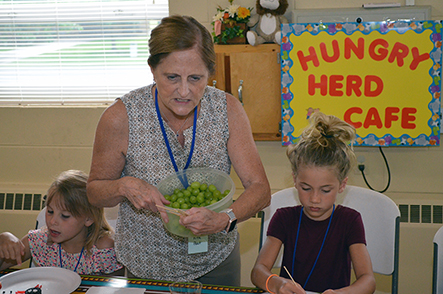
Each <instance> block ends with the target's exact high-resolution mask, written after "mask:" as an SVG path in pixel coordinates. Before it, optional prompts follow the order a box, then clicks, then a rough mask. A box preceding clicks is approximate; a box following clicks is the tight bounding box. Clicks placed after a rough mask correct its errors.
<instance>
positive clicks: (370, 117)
mask: <svg viewBox="0 0 443 294" xmlns="http://www.w3.org/2000/svg"><path fill="white" fill-rule="evenodd" d="M363 126H364V128H365V129H367V128H369V127H370V126H376V127H377V128H378V129H381V127H382V126H383V124H382V122H381V119H380V115H379V114H378V111H377V108H375V107H371V108H369V110H368V114H367V115H366V119H365V122H364V125H363Z"/></svg>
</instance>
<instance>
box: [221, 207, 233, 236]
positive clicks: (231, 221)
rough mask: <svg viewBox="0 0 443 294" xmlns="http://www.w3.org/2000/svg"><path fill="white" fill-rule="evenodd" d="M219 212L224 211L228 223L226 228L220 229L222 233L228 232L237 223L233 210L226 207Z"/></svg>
mask: <svg viewBox="0 0 443 294" xmlns="http://www.w3.org/2000/svg"><path fill="white" fill-rule="evenodd" d="M221 212H224V213H226V214H227V215H228V216H229V223H228V225H227V226H226V228H225V229H224V230H223V231H222V233H225V234H226V233H229V232H230V231H232V230H233V229H234V228H235V225H236V224H237V218H236V217H235V214H234V212H233V211H232V209H231V208H228V209H224V210H222V211H220V213H221Z"/></svg>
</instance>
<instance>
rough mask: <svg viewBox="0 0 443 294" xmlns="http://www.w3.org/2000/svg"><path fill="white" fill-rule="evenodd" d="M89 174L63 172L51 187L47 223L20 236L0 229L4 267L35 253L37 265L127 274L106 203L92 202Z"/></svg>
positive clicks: (33, 255)
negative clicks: (106, 213)
mask: <svg viewBox="0 0 443 294" xmlns="http://www.w3.org/2000/svg"><path fill="white" fill-rule="evenodd" d="M87 179H88V176H87V175H86V174H85V173H83V172H81V171H77V170H69V171H66V172H63V173H61V174H60V175H59V176H58V178H57V179H56V180H55V181H54V182H53V183H52V185H51V186H50V187H49V190H48V194H47V197H48V198H47V200H46V226H45V227H43V228H41V229H39V230H31V231H29V233H28V234H27V235H26V236H24V237H23V238H22V239H21V240H19V239H18V238H17V237H16V236H14V235H13V234H11V233H9V232H5V233H2V234H0V269H6V268H9V267H11V266H13V265H16V264H18V265H21V263H22V262H23V261H26V260H28V259H29V258H30V257H31V256H32V260H33V262H34V263H35V264H36V265H37V266H55V267H62V268H66V269H70V270H72V271H75V272H77V273H78V274H111V273H112V274H114V275H121V274H123V267H122V265H120V264H119V263H118V262H117V259H116V255H115V251H114V240H113V238H112V229H111V227H110V226H109V224H108V222H107V221H106V219H105V216H104V212H103V208H97V207H94V206H92V205H91V204H89V202H88V198H87V196H86V181H87Z"/></svg>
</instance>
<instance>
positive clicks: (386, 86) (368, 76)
mask: <svg viewBox="0 0 443 294" xmlns="http://www.w3.org/2000/svg"><path fill="white" fill-rule="evenodd" d="M282 34H283V37H282V45H281V58H282V144H283V145H289V144H291V143H296V142H297V141H298V138H299V136H300V135H301V132H302V130H303V129H304V128H305V127H306V126H307V125H308V119H309V117H310V115H311V114H312V113H314V112H315V111H321V112H323V113H325V114H332V115H335V116H337V117H339V118H341V119H343V120H345V121H347V122H348V123H350V124H352V125H354V126H355V128H356V130H357V140H356V142H355V145H356V146H436V145H439V144H440V124H441V98H440V95H441V70H442V68H441V66H442V36H443V26H442V23H441V22H440V21H416V22H413V21H397V22H366V23H354V22H349V23H319V24H285V25H283V26H282Z"/></svg>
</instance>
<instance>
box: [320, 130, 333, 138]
mask: <svg viewBox="0 0 443 294" xmlns="http://www.w3.org/2000/svg"><path fill="white" fill-rule="evenodd" d="M320 134H321V135H322V136H323V137H325V138H326V139H331V138H334V135H326V134H325V133H323V132H321V133H320Z"/></svg>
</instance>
